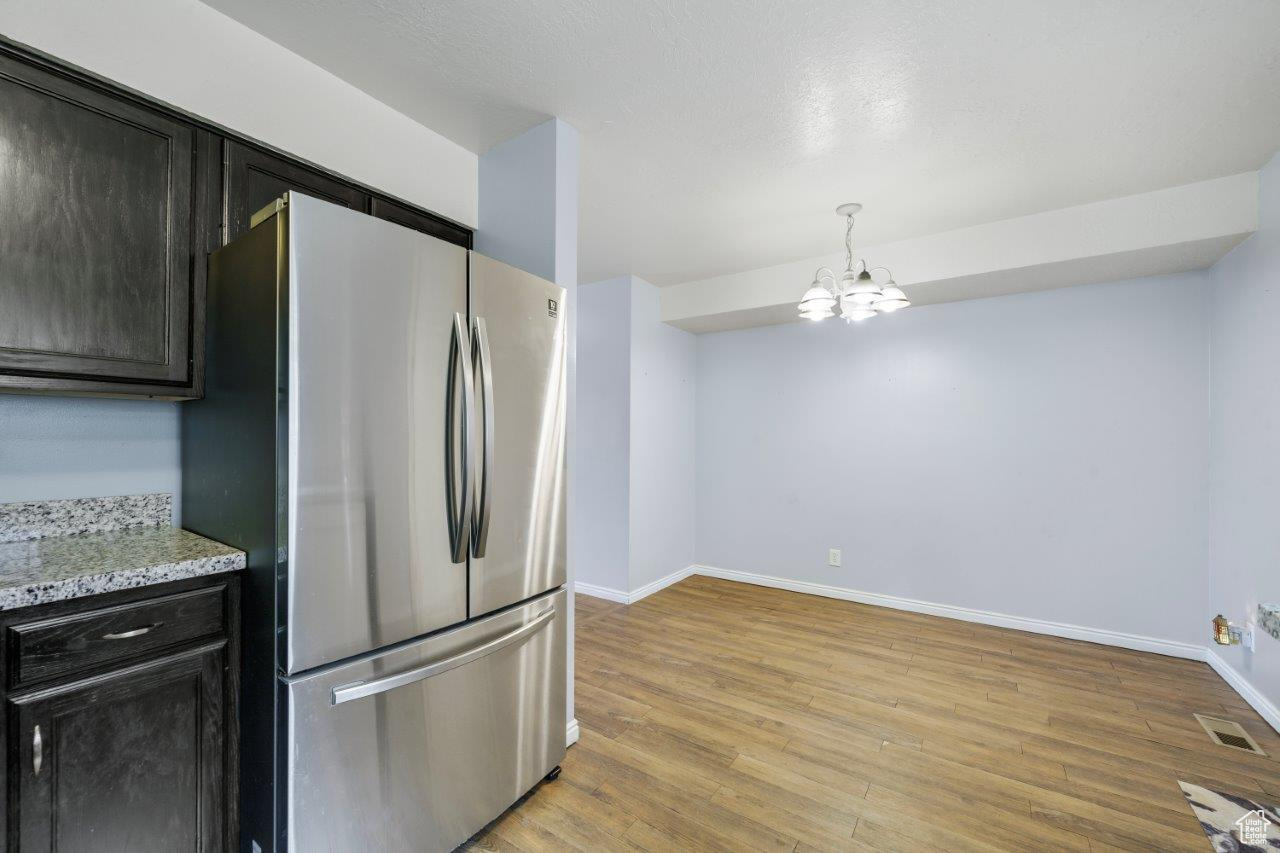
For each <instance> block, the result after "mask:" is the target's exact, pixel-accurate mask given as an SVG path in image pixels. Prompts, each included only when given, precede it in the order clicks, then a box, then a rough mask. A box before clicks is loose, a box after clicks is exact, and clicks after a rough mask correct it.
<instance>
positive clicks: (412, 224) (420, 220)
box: [369, 196, 471, 249]
mask: <svg viewBox="0 0 1280 853" xmlns="http://www.w3.org/2000/svg"><path fill="white" fill-rule="evenodd" d="M369 213H371V214H372V215H374V216H376V217H378V218H379V219H385V220H387V221H388V222H394V223H396V224H397V225H403V226H404V227H405V228H412V229H413V230H414V231H421V232H422V233H423V234H430V235H431V236H432V237H439V238H440V239H441V240H445V241H447V242H449V243H453V244H455V245H458V246H462V247H464V248H467V249H470V248H471V232H470V231H468V230H467V229H466V228H463V227H462V226H461V225H455V224H453V223H452V222H449V221H447V220H444V219H441V218H440V217H438V216H432V215H430V214H428V213H424V212H423V211H421V210H418V209H416V208H413V207H409V206H408V205H407V204H401V203H400V202H398V201H391V200H390V199H386V198H382V197H380V196H374V197H373V199H372V200H371V201H370V203H369Z"/></svg>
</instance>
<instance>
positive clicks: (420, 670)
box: [330, 607, 556, 705]
mask: <svg viewBox="0 0 1280 853" xmlns="http://www.w3.org/2000/svg"><path fill="white" fill-rule="evenodd" d="M555 615H556V610H555V607H551V608H548V609H547V610H544V611H543V612H542V613H539V614H538V615H537V616H535V617H534V618H533V619H531V620H529V621H528V622H526V623H524V624H523V625H521V626H520V627H519V628H516V629H515V630H514V631H511V632H509V633H506V634H503V635H502V636H501V637H497V638H495V639H493V640H490V641H489V642H487V643H482V644H481V645H479V646H476V647H475V648H473V649H470V650H468V651H465V652H461V653H459V654H456V655H454V656H452V657H448V658H445V659H444V660H441V661H436V662H435V663H429V664H427V665H426V666H420V667H417V668H415V669H408V670H405V671H404V672H397V673H396V674H395V675H388V676H386V677H385V678H376V679H374V680H373V681H355V682H352V683H351V684H343V685H341V686H338V687H334V688H333V690H332V693H331V696H330V702H331V704H333V705H341V704H342V703H343V702H350V701H352V700H354V699H363V698H364V697H366V696H375V695H377V694H379V693H386V692H387V691H388V690H395V689H396V688H397V687H404V686H405V685H406V684H413V683H415V682H418V681H425V680H426V679H428V678H431V677H432V676H434V675H440V674H441V673H445V672H448V671H449V670H451V669H457V668H458V667H460V666H466V665H467V664H469V663H471V662H472V661H477V660H479V659H480V658H482V657H485V656H487V655H491V654H493V653H494V652H496V651H499V650H500V649H505V648H506V647H507V646H513V645H515V644H516V643H519V642H522V641H524V640H527V639H528V638H529V637H531V636H533V635H534V634H536V633H537V632H538V631H539V630H540V629H541V628H542V627H543V626H544V625H546V624H547V623H548V622H550V621H551V620H552V619H554V618H555Z"/></svg>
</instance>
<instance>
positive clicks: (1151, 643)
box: [690, 566, 1205, 660]
mask: <svg viewBox="0 0 1280 853" xmlns="http://www.w3.org/2000/svg"><path fill="white" fill-rule="evenodd" d="M690 568H691V569H692V570H693V571H692V572H691V574H698V575H705V576H707V577H712V578H722V579H723V580H730V581H739V582H741V583H750V584H755V585H757V586H769V587H774V588H775V589H788V590H791V591H792V592H803V593H808V594H809V595H820V596H823V597H824V598H838V599H841V600H843V601H857V602H859V603H861V604H874V605H877V606H879V607H889V608H892V609H894V610H907V611H910V612H912V613H926V614H928V615H930V616H942V617H945V618H947V619H960V620H962V621H965V622H977V623H980V624H982V625H995V626H997V627H1000V628H1014V629H1016V630H1018V631H1029V632H1031V633H1033V634H1047V635H1049V636H1053V637H1066V638H1067V639H1071V640H1085V641H1087V642H1090V643H1100V644H1102V645H1104V646H1119V647H1120V648H1124V649H1136V650H1137V651H1140V652H1155V653H1156V654H1161V655H1169V656H1170V657H1176V658H1188V659H1190V660H1204V659H1205V647H1204V646H1197V645H1194V644H1192V643H1182V642H1177V641H1175V640H1162V639H1158V638H1156V637H1144V636H1142V635H1140V634H1123V633H1120V632H1118V631H1108V630H1105V629H1102V628H1086V627H1084V626H1082V625H1070V624H1066V623H1063V622H1048V621H1046V620H1043V619H1028V618H1026V617H1023V616H1010V615H1009V614H1007V613H995V612H993V611H990V610H973V609H970V608H968V607H956V606H954V605H950V604H935V603H934V602H931V601H919V600H917V599H914V598H900V597H898V596H896V595H883V594H881V593H877V592H863V591H861V590H857V589H848V588H846V587H840V586H827V585H825V584H817V583H809V582H808V581H797V580H791V579H789V578H778V577H772V576H770V575H758V574H753V573H751V572H738V571H734V570H732V569H720V568H716V567H715V566H691V567H690Z"/></svg>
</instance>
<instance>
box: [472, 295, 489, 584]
mask: <svg viewBox="0 0 1280 853" xmlns="http://www.w3.org/2000/svg"><path fill="white" fill-rule="evenodd" d="M471 358H472V360H473V361H474V362H475V366H474V372H475V376H476V380H477V381H478V382H479V383H480V385H481V389H480V416H481V417H482V418H483V419H484V433H483V435H484V437H483V439H481V444H480V482H479V483H477V484H476V486H475V489H476V512H475V517H474V518H472V520H471V553H472V555H473V556H475V557H476V558H477V559H479V558H481V557H483V556H484V549H485V546H486V545H488V544H489V507H490V505H491V504H492V503H493V497H492V493H493V366H492V359H491V358H490V357H489V330H488V329H487V328H485V324H484V318H483V317H476V318H475V319H473V320H472V321H471Z"/></svg>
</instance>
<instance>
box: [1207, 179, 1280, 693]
mask: <svg viewBox="0 0 1280 853" xmlns="http://www.w3.org/2000/svg"><path fill="white" fill-rule="evenodd" d="M1259 190H1260V194H1261V196H1260V199H1259V202H1260V203H1259V209H1258V231H1257V233H1256V234H1254V235H1253V236H1252V237H1250V238H1249V239H1248V240H1246V241H1244V243H1242V244H1240V245H1239V246H1237V247H1236V248H1235V249H1234V250H1233V251H1232V252H1231V253H1230V254H1229V255H1227V256H1226V257H1225V258H1223V259H1222V260H1221V261H1219V262H1218V263H1217V264H1216V265H1215V266H1214V267H1213V270H1212V277H1213V309H1212V321H1213V331H1212V336H1213V337H1212V340H1213V363H1212V371H1211V375H1212V379H1211V389H1212V390H1211V402H1210V406H1211V411H1212V418H1211V436H1212V438H1211V441H1212V451H1211V459H1212V467H1211V505H1212V527H1211V532H1210V560H1209V567H1210V576H1211V583H1212V595H1213V599H1212V607H1211V608H1210V609H1213V610H1215V612H1216V611H1220V612H1222V613H1223V614H1224V615H1225V616H1226V617H1227V618H1228V619H1230V620H1232V621H1233V622H1244V621H1246V620H1252V619H1253V618H1254V613H1255V610H1256V605H1257V604H1258V603H1259V602H1262V601H1265V602H1276V601H1280V156H1277V157H1274V158H1273V159H1272V160H1271V162H1270V163H1269V164H1267V165H1266V166H1265V167H1263V169H1262V172H1261V181H1260V187H1259ZM1208 615H1209V616H1212V615H1213V614H1212V613H1209V614H1208ZM1214 651H1216V652H1217V653H1218V654H1219V655H1221V656H1222V657H1223V658H1224V659H1225V660H1226V661H1227V662H1228V663H1229V664H1231V666H1232V667H1234V668H1235V669H1236V670H1237V671H1239V672H1240V673H1242V674H1243V675H1244V677H1245V678H1246V679H1248V680H1249V681H1250V683H1252V685H1253V687H1254V688H1255V689H1256V690H1258V691H1259V692H1260V693H1262V695H1263V696H1265V697H1266V698H1267V700H1269V701H1270V702H1271V704H1272V705H1277V706H1280V641H1277V640H1275V639H1273V638H1272V637H1270V636H1268V635H1265V634H1261V633H1260V634H1259V635H1258V638H1257V650H1256V651H1255V652H1253V653H1250V652H1248V651H1247V650H1245V649H1244V648H1242V647H1223V646H1215V647H1214Z"/></svg>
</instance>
